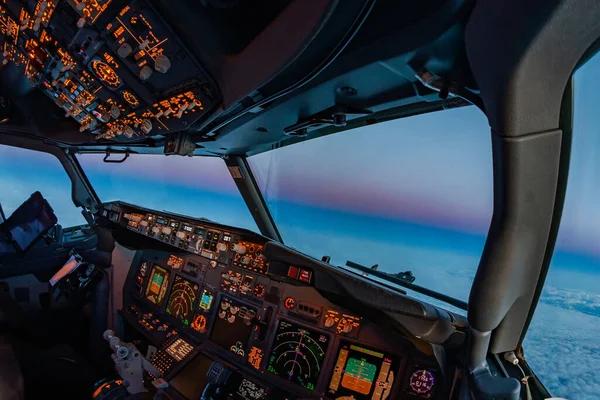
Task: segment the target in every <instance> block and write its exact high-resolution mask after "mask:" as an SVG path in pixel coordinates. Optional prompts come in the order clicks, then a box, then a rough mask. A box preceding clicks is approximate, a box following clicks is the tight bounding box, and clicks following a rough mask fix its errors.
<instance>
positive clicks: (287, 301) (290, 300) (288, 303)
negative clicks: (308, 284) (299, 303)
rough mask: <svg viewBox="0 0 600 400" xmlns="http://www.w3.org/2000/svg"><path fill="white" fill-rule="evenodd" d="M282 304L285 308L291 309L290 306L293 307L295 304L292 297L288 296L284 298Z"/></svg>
mask: <svg viewBox="0 0 600 400" xmlns="http://www.w3.org/2000/svg"><path fill="white" fill-rule="evenodd" d="M283 305H284V306H285V308H287V309H288V310H291V309H292V308H294V306H295V305H296V301H295V300H294V299H293V298H292V297H288V298H287V299H285V300H284V301H283Z"/></svg>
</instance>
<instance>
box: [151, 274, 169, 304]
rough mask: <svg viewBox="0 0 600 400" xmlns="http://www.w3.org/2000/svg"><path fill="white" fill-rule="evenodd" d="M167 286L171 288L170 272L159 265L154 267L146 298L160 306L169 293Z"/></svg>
mask: <svg viewBox="0 0 600 400" xmlns="http://www.w3.org/2000/svg"><path fill="white" fill-rule="evenodd" d="M167 286H169V271H167V270H166V269H164V268H162V267H159V266H158V265H155V266H154V267H152V272H151V273H150V280H149V281H148V286H147V287H146V298H147V299H148V300H150V301H151V302H153V303H154V304H157V305H159V304H160V303H161V302H162V300H163V299H164V297H165V294H166V293H167Z"/></svg>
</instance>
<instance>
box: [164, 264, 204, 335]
mask: <svg viewBox="0 0 600 400" xmlns="http://www.w3.org/2000/svg"><path fill="white" fill-rule="evenodd" d="M197 292H198V285H195V284H192V283H191V282H189V281H187V280H185V279H183V278H182V277H180V276H176V277H175V281H174V282H173V288H172V289H171V296H169V301H168V303H167V312H168V313H169V314H171V315H172V316H174V317H175V318H178V319H180V320H181V321H182V322H183V323H184V324H186V325H189V324H190V319H191V317H192V311H193V306H194V302H195V301H196V293H197Z"/></svg>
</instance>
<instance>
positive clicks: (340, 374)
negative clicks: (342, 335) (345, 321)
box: [328, 342, 400, 400]
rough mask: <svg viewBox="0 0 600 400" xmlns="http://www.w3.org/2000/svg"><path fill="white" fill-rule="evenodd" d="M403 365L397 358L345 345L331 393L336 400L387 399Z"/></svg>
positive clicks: (339, 357)
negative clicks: (395, 375) (397, 373)
mask: <svg viewBox="0 0 600 400" xmlns="http://www.w3.org/2000/svg"><path fill="white" fill-rule="evenodd" d="M399 364H400V359H399V358H398V357H396V356H392V355H389V354H386V353H383V352H380V351H376V350H371V349H368V348H365V347H361V346H359V345H356V344H351V343H347V342H342V343H341V344H340V349H339V351H338V355H337V358H336V362H335V367H334V369H333V376H332V377H331V380H330V382H329V389H328V393H329V394H330V395H331V396H332V397H333V398H335V399H348V398H351V399H356V400H385V399H387V398H389V396H390V393H391V391H392V386H393V385H394V373H395V372H396V370H397V369H398V366H399Z"/></svg>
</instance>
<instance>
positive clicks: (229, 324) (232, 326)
mask: <svg viewBox="0 0 600 400" xmlns="http://www.w3.org/2000/svg"><path fill="white" fill-rule="evenodd" d="M255 318H256V309H255V308H253V307H249V306H247V305H245V304H243V303H241V302H239V301H237V300H233V299H230V298H227V297H223V298H221V302H220V303H219V309H218V310H217V318H216V320H215V323H214V326H213V330H212V333H211V335H210V339H211V340H212V341H213V342H215V343H216V344H218V345H219V346H221V347H223V348H224V349H226V350H229V351H231V352H232V353H233V354H235V355H236V356H238V357H240V358H244V356H245V355H246V349H247V347H248V341H249V339H250V334H251V333H252V322H253V321H254V319H255Z"/></svg>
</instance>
